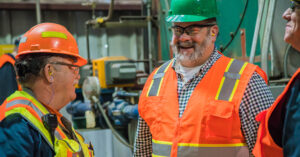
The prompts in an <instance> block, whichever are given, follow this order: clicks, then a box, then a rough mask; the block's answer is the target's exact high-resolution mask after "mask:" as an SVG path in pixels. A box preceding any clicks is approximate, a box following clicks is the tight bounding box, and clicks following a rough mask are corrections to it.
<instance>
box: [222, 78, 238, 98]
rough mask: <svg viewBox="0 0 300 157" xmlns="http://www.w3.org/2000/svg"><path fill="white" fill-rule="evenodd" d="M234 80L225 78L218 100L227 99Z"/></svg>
mask: <svg viewBox="0 0 300 157" xmlns="http://www.w3.org/2000/svg"><path fill="white" fill-rule="evenodd" d="M235 81H236V80H233V79H228V78H225V81H224V83H223V86H222V89H221V91H220V94H219V99H218V100H225V101H229V98H230V95H231V93H232V90H233V88H234V84H235Z"/></svg>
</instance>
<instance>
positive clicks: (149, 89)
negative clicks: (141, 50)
mask: <svg viewBox="0 0 300 157" xmlns="http://www.w3.org/2000/svg"><path fill="white" fill-rule="evenodd" d="M158 70H159V68H157V69H156V71H155V73H154V75H153V77H154V76H155V74H156V73H157V72H158ZM153 82H154V79H152V80H151V83H150V86H149V88H148V92H147V95H146V96H147V97H148V96H149V93H150V91H151V88H152V86H153Z"/></svg>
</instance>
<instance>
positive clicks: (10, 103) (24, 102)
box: [6, 99, 43, 118]
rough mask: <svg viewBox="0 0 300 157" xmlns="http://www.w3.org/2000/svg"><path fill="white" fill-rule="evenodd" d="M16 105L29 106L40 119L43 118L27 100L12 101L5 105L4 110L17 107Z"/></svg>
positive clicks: (38, 110)
mask: <svg viewBox="0 0 300 157" xmlns="http://www.w3.org/2000/svg"><path fill="white" fill-rule="evenodd" d="M18 104H23V105H27V106H30V107H31V108H32V109H33V110H34V111H35V112H36V113H37V114H38V115H39V117H40V118H41V117H42V116H43V114H42V112H41V111H40V109H38V108H37V107H36V106H35V105H33V104H32V103H31V102H30V101H28V100H20V99H19V100H13V101H11V102H9V103H7V104H6V108H8V107H12V106H14V105H18Z"/></svg>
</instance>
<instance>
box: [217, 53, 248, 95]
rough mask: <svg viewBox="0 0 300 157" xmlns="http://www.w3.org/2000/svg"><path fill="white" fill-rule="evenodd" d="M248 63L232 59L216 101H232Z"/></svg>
mask: <svg viewBox="0 0 300 157" xmlns="http://www.w3.org/2000/svg"><path fill="white" fill-rule="evenodd" d="M247 64H248V63H247V62H242V61H239V60H236V59H231V60H230V62H229V63H228V65H227V67H226V70H225V73H224V76H223V78H222V80H221V83H220V86H219V88H218V92H217V95H216V98H215V99H216V100H225V101H232V98H233V96H234V93H235V91H236V89H237V86H238V84H239V80H240V77H241V74H242V73H243V71H244V69H245V68H246V66H247Z"/></svg>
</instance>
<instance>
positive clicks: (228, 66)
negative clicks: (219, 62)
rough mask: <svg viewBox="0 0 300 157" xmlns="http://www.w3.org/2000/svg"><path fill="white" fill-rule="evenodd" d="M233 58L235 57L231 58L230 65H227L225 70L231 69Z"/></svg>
mask: <svg viewBox="0 0 300 157" xmlns="http://www.w3.org/2000/svg"><path fill="white" fill-rule="evenodd" d="M233 60H234V59H230V61H229V63H228V65H227V67H226V69H225V72H228V70H229V68H230V66H231V64H232V62H233Z"/></svg>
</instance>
